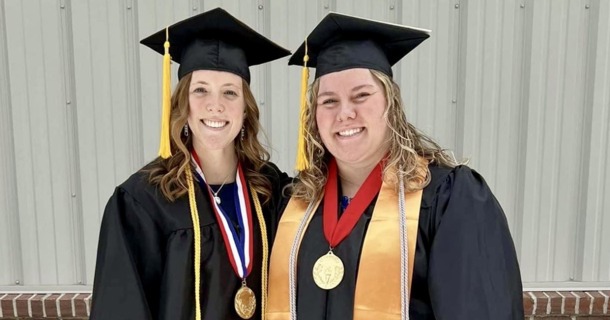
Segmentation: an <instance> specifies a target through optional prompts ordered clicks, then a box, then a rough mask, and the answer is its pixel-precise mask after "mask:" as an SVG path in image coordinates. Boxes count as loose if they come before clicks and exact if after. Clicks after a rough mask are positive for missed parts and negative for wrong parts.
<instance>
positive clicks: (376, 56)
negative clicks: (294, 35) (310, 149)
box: [288, 12, 430, 171]
mask: <svg viewBox="0 0 610 320" xmlns="http://www.w3.org/2000/svg"><path fill="white" fill-rule="evenodd" d="M428 37H430V31H429V30H425V29H419V28H413V27H408V26H403V25H398V24H392V23H386V22H381V21H375V20H370V19H364V18H359V17H354V16H349V15H344V14H340V13H335V12H332V13H329V14H328V15H326V17H324V19H322V21H320V23H319V24H318V25H317V26H316V27H315V28H314V29H313V31H312V32H311V33H310V34H309V36H307V38H306V40H305V42H304V43H303V44H301V46H300V47H299V48H298V49H297V51H296V52H295V53H294V54H293V55H292V57H290V60H289V62H288V64H289V65H300V66H303V73H302V77H301V125H300V127H301V128H300V129H299V145H298V150H297V165H296V169H297V170H299V171H302V170H304V169H306V168H308V167H309V163H308V160H307V158H306V157H305V139H304V137H305V132H304V126H303V119H304V115H305V108H306V92H307V81H308V77H309V76H308V70H307V67H308V66H309V67H313V68H316V75H315V78H316V79H317V78H320V77H321V76H323V75H325V74H329V73H333V72H338V71H343V70H347V69H353V68H366V69H373V70H377V71H381V72H383V73H384V74H386V75H388V76H389V77H392V66H393V65H394V64H395V63H396V62H398V61H399V60H400V59H402V57H404V56H405V55H406V54H407V53H409V52H411V50H413V49H415V47H417V46H418V45H419V44H420V43H422V42H423V41H424V40H426V39H427V38H428Z"/></svg>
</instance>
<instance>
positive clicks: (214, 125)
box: [201, 119, 229, 128]
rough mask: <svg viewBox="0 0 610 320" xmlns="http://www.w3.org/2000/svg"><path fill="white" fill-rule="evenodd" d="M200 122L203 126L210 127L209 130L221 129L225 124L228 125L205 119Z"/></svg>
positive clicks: (223, 122) (224, 122) (225, 122)
mask: <svg viewBox="0 0 610 320" xmlns="http://www.w3.org/2000/svg"><path fill="white" fill-rule="evenodd" d="M201 122H203V124H204V125H206V126H207V127H210V128H222V127H224V126H226V125H227V123H229V122H228V121H218V120H206V119H203V120H201Z"/></svg>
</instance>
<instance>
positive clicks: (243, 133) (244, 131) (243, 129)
mask: <svg viewBox="0 0 610 320" xmlns="http://www.w3.org/2000/svg"><path fill="white" fill-rule="evenodd" d="M245 136H246V128H245V127H244V126H242V127H241V141H244V137H245Z"/></svg>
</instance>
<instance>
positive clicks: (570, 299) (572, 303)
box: [561, 291, 576, 314]
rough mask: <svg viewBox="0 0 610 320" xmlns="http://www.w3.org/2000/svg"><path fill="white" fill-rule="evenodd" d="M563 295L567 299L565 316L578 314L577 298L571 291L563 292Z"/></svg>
mask: <svg viewBox="0 0 610 320" xmlns="http://www.w3.org/2000/svg"><path fill="white" fill-rule="evenodd" d="M561 294H562V295H563V296H564V297H565V299H566V301H565V303H564V307H563V310H564V311H563V312H564V314H576V296H574V294H573V293H572V292H569V291H566V292H561Z"/></svg>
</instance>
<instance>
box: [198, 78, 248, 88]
mask: <svg viewBox="0 0 610 320" xmlns="http://www.w3.org/2000/svg"><path fill="white" fill-rule="evenodd" d="M196 84H203V85H209V83H207V82H205V81H203V80H199V81H195V82H193V83H191V86H193V85H196ZM221 87H235V88H238V89H241V87H240V86H238V85H236V84H234V83H230V82H227V83H225V84H223V85H222V86H221Z"/></svg>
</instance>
